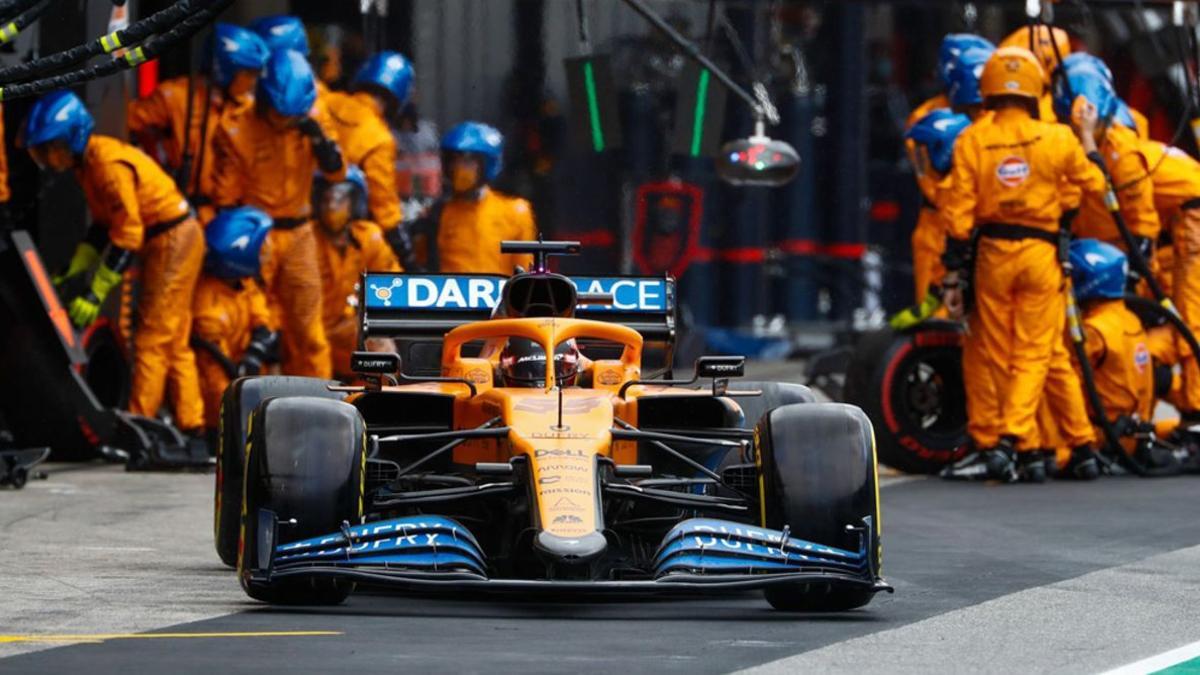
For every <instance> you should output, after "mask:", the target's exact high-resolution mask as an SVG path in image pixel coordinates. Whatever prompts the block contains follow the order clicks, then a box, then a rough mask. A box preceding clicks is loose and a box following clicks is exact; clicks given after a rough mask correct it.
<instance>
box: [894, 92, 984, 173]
mask: <svg viewBox="0 0 1200 675" xmlns="http://www.w3.org/2000/svg"><path fill="white" fill-rule="evenodd" d="M969 126H971V118H969V117H967V116H966V115H963V114H961V113H956V112H952V111H950V110H947V109H946V108H940V109H938V110H934V111H933V112H931V113H929V114H928V115H926V116H924V117H922V118H921V119H920V120H918V121H917V123H916V124H914V125H913V126H912V128H911V129H909V130H908V132H907V133H905V134H904V136H905V138H910V139H912V140H913V141H914V142H915V143H917V144H919V145H923V146H925V149H926V151H927V152H928V153H929V163H930V164H932V165H933V168H934V169H936V170H937V172H938V173H941V174H945V173H947V172H948V171H950V160H951V159H952V158H953V157H954V141H955V140H957V139H958V135H959V134H961V133H962V132H963V129H966V128H967V127H969Z"/></svg>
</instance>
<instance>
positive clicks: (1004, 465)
mask: <svg viewBox="0 0 1200 675" xmlns="http://www.w3.org/2000/svg"><path fill="white" fill-rule="evenodd" d="M1016 445H1017V439H1016V438H1015V437H1014V436H1001V437H1000V442H999V443H998V444H996V447H994V448H992V449H991V450H988V451H987V453H985V457H984V461H985V462H987V468H988V478H991V479H992V480H998V481H1003V482H1005V483H1013V482H1015V481H1016V480H1017V451H1016ZM1039 458H1040V455H1039Z"/></svg>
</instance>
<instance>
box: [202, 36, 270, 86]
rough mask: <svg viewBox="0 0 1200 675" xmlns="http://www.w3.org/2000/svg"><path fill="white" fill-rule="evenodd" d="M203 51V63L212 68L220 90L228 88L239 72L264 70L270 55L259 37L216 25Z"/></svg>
mask: <svg viewBox="0 0 1200 675" xmlns="http://www.w3.org/2000/svg"><path fill="white" fill-rule="evenodd" d="M214 43H215V48H214ZM204 51H205V58H204V60H203V63H204V64H205V66H208V65H211V67H212V76H213V81H214V82H216V84H217V85H218V86H220V87H228V86H229V83H230V82H232V81H233V76H234V75H236V74H237V71H239V70H262V67H263V65H264V64H266V62H267V54H269V53H270V51H269V50H268V49H267V44H266V43H265V42H263V40H262V38H260V37H259V36H258V35H257V34H255V33H254V32H253V31H249V30H246V29H245V28H242V27H241V26H235V25H233V24H230V23H218V24H217V25H216V27H215V28H214V29H213V35H212V38H211V39H209V40H208V41H207V42H205V44H204Z"/></svg>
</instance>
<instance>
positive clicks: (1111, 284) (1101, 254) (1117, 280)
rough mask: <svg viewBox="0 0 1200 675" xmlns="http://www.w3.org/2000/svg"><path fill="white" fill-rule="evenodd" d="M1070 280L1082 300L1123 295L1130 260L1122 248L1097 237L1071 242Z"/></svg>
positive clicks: (1114, 297)
mask: <svg viewBox="0 0 1200 675" xmlns="http://www.w3.org/2000/svg"><path fill="white" fill-rule="evenodd" d="M1070 260H1071V283H1072V284H1074V286H1075V297H1076V298H1078V299H1079V300H1080V301H1081V302H1082V301H1084V300H1097V299H1101V298H1108V299H1116V298H1120V297H1123V296H1124V295H1125V280H1126V277H1128V276H1129V260H1128V259H1127V258H1126V257H1125V253H1124V252H1122V251H1121V249H1119V248H1117V247H1116V246H1113V245H1112V244H1106V243H1105V242H1102V241H1098V240H1096V239H1076V240H1075V241H1073V242H1071V251H1070Z"/></svg>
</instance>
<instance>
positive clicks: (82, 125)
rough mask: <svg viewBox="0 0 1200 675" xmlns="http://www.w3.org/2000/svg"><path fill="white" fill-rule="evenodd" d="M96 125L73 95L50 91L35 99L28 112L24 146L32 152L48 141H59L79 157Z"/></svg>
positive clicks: (81, 102) (85, 108)
mask: <svg viewBox="0 0 1200 675" xmlns="http://www.w3.org/2000/svg"><path fill="white" fill-rule="evenodd" d="M95 126H96V121H95V120H94V119H93V118H92V114H91V113H90V112H88V109H87V107H86V106H85V105H83V101H81V100H79V97H78V96H76V95H75V94H74V93H73V92H70V91H67V90H65V89H60V90H58V91H52V92H50V93H49V94H46V95H45V96H43V97H41V98H39V99H38V100H37V102H36V103H34V104H33V108H31V109H30V110H29V117H28V118H27V120H26V122H25V146H26V147H29V148H32V147H36V146H38V145H42V144H44V143H49V142H51V141H62V142H64V143H66V144H67V147H68V148H69V149H70V150H71V152H73V153H75V154H76V155H81V154H83V151H84V149H85V148H87V144H88V139H89V138H91V137H92V129H94V128H95Z"/></svg>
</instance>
